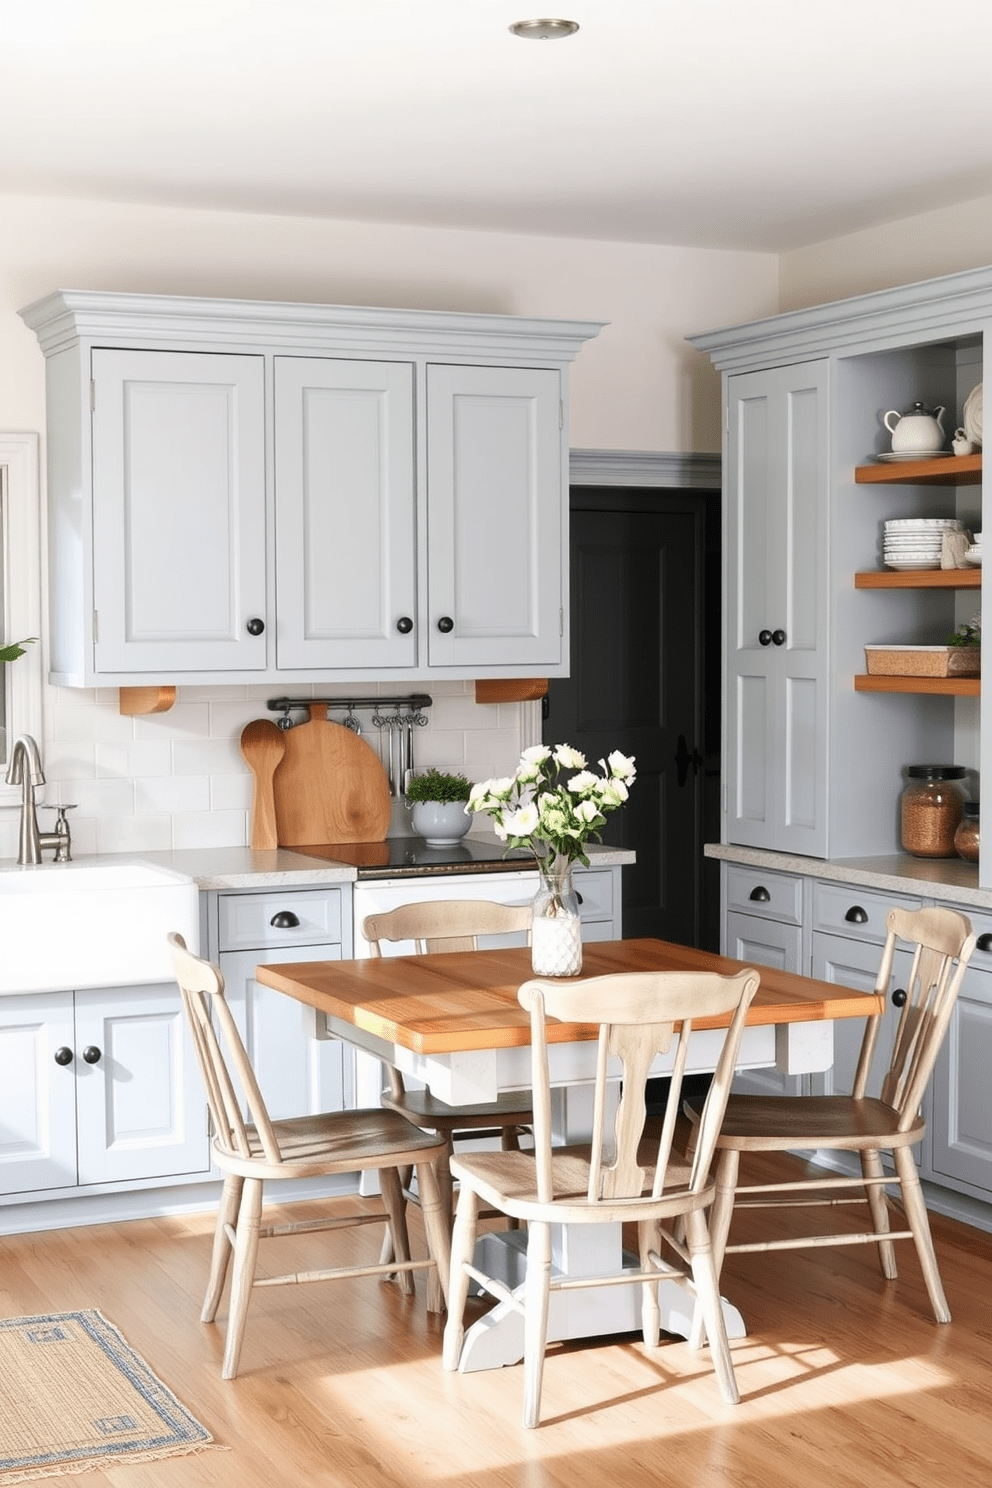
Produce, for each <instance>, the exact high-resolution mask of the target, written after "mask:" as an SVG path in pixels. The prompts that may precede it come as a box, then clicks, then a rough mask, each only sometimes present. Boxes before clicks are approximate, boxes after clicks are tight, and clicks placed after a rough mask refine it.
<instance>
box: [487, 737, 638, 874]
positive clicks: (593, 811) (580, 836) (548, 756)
mask: <svg viewBox="0 0 992 1488" xmlns="http://www.w3.org/2000/svg"><path fill="white" fill-rule="evenodd" d="M599 768H600V770H601V771H602V772H603V773H602V774H601V775H597V774H595V773H594V772H593V771H592V770H589V769H587V768H586V758H585V755H583V754H580V753H579V751H578V750H577V749H573V748H572V746H571V745H570V744H556V745H554V746H553V747H550V746H548V745H546V744H536V745H534V747H533V748H531V749H525V750H524V752H523V754H522V755H521V756H520V763H519V765H518V766H517V768H516V771H515V773H514V774H513V775H508V776H506V777H504V778H498V779H493V780H483V781H481V782H480V783H479V784H478V785H473V787H472V791H471V794H470V795H469V798H468V804H467V806H466V807H465V809H466V811H469V812H476V811H484V812H486V813H487V814H488V815H489V816H491V817H492V819H493V825H494V827H495V830H496V835H497V837H499V838H500V840H501V841H503V842H505V843H506V844H507V846H508V847H526V848H529V849H530V850H531V852H533V853H534V855H535V857H536V858H537V859H538V865H539V866H540V867H541V868H542V871H543V869H544V867H545V865H547V866H549V867H550V866H551V865H552V864H554V865H555V866H557V867H559V868H563V867H571V865H572V864H573V863H575V862H579V863H582V864H583V866H585V867H588V866H589V857H588V855H587V853H586V850H585V845H586V843H587V841H588V840H589V838H590V837H592V838H595V840H596V841H597V842H598V841H599V840H600V837H599V833H600V829H601V828H602V827H603V826H605V824H606V813H607V812H609V811H615V810H616V809H617V807H618V806H622V805H623V804H624V803H625V801H626V800H627V796H628V792H629V789H630V786H631V785H632V784H633V782H634V780H635V778H636V775H635V770H634V761H633V758H630V759H628V758H627V756H626V755H624V754H621V753H620V752H619V750H614V751H613V753H612V754H611V755H610V756H609V758H608V759H605V760H600V761H599Z"/></svg>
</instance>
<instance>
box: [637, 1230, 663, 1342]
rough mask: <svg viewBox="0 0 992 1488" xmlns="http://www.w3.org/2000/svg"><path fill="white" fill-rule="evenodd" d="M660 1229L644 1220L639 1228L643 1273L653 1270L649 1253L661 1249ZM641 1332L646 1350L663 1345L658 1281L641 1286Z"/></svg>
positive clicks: (639, 1250)
mask: <svg viewBox="0 0 992 1488" xmlns="http://www.w3.org/2000/svg"><path fill="white" fill-rule="evenodd" d="M659 1229H660V1226H659V1225H657V1224H655V1223H654V1221H648V1220H642V1221H641V1222H640V1223H639V1224H638V1226H637V1249H638V1254H639V1258H640V1264H641V1270H642V1271H650V1270H651V1261H650V1260H649V1258H648V1251H650V1250H658V1249H659V1248H660V1245H661V1240H660V1238H659V1234H658V1231H659ZM641 1332H642V1334H643V1335H644V1346H645V1348H657V1347H658V1345H659V1344H660V1343H661V1312H660V1310H659V1307H658V1283H657V1282H656V1281H645V1282H642V1284H641Z"/></svg>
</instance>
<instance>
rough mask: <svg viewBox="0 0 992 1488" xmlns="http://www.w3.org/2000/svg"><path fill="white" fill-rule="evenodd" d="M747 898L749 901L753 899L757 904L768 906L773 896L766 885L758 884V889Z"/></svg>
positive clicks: (753, 890)
mask: <svg viewBox="0 0 992 1488" xmlns="http://www.w3.org/2000/svg"><path fill="white" fill-rule="evenodd" d="M747 897H748V898H749V899H753V900H754V902H755V904H768V903H769V902H770V900H771V897H772V896H771V894H769V892H768V890H767V889H766V888H765V886H764V884H758V887H757V888H756V889H752V890H751V892H750V894H748V896H747Z"/></svg>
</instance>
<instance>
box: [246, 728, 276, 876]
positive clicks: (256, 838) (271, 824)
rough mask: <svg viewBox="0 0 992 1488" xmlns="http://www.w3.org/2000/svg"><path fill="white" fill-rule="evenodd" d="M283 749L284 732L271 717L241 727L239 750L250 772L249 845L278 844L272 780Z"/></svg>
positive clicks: (259, 847) (264, 845) (257, 847)
mask: <svg viewBox="0 0 992 1488" xmlns="http://www.w3.org/2000/svg"><path fill="white" fill-rule="evenodd" d="M285 750H286V735H285V734H284V733H282V732H281V730H280V729H279V728H278V726H277V725H276V724H274V723H273V722H272V720H271V718H256V719H255V720H254V722H252V723H247V724H245V726H244V728H243V729H242V730H241V753H242V754H243V755H244V757H245V760H246V761H247V764H248V768H249V769H250V770H251V773H252V797H251V845H252V847H253V848H256V849H258V850H263V849H266V848H274V847H278V846H279V838H278V835H277V832H276V807H275V797H274V795H273V789H272V782H273V777H274V776H275V772H276V770H277V769H278V767H279V764H280V762H281V760H282V757H283V754H284V753H285Z"/></svg>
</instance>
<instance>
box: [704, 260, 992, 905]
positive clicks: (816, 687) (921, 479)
mask: <svg viewBox="0 0 992 1488" xmlns="http://www.w3.org/2000/svg"><path fill="white" fill-rule="evenodd" d="M990 324H992V269H982V270H975V271H973V272H970V273H965V274H958V275H954V276H951V277H950V278H946V279H938V280H931V281H927V282H925V283H922V284H912V285H906V286H902V287H900V288H897V289H892V290H885V291H882V292H880V293H877V294H871V295H864V296H860V297H858V298H857V299H851V300H845V301H840V302H837V303H835V304H830V305H822V306H817V307H815V308H813V309H810V310H802V311H796V312H792V313H789V314H785V315H779V316H773V317H770V318H769V319H767V320H763V321H759V322H755V323H752V324H751V325H745V326H735V327H730V328H728V329H726V330H718V331H712V332H709V333H706V334H703V335H697V336H693V337H691V338H690V339H691V341H692V343H693V345H695V346H696V347H698V348H699V349H701V350H703V351H705V352H707V353H708V354H709V355H710V357H711V358H712V360H713V362H714V364H715V365H716V366H717V367H718V368H719V369H720V371H721V373H722V377H723V394H724V405H725V409H726V432H725V448H724V467H725V557H724V562H725V572H724V579H725V588H724V593H725V605H726V629H725V654H724V683H725V692H724V703H725V727H724V736H725V742H724V751H725V753H724V762H723V764H724V769H723V781H724V813H723V833H722V840H723V841H724V842H725V843H735V844H740V845H742V846H747V847H752V848H759V849H760V848H764V849H769V850H771V851H775V852H786V853H789V852H792V853H800V854H804V855H809V856H811V857H814V858H826V859H835V858H851V857H858V858H861V857H871V856H875V855H884V854H890V853H896V852H898V851H899V811H898V804H899V795H900V792H901V789H902V785H903V783H904V771H905V767H906V766H907V765H910V764H915V763H921V762H931V761H932V762H951V761H954V762H956V763H959V764H964V765H966V766H967V767H969V768H970V769H972V770H974V771H976V772H979V771H980V770H981V766H982V756H983V755H984V754H986V753H989V752H990V751H992V729H990V728H985V729H980V727H979V700H978V698H977V697H974V696H971V695H966V694H969V693H971V694H973V693H974V692H976V690H977V689H976V687H975V685H974V684H973V683H972V684H971V685H970V686H969V687H967V688H965V687H962V685H961V683H960V682H958V681H956V680H953V679H952V680H949V681H948V682H944V683H943V684H942V685H939V686H937V687H931V688H929V689H928V690H925V689H924V687H922V686H921V687H920V689H919V690H918V691H909V689H908V688H907V690H906V691H905V692H904V691H891V690H874V686H875V683H874V679H871V678H866V677H865V675H864V674H865V657H864V647H865V645H866V644H872V643H877V642H889V643H892V644H896V643H902V644H912V643H919V644H937V643H943V642H944V641H946V639H947V636H948V635H949V634H950V632H951V631H952V630H953V629H954V628H955V625H956V624H958V623H959V622H960V620H961V619H966V618H969V617H970V616H971V614H972V613H973V612H974V611H975V610H976V609H977V607H978V603H979V589H978V587H977V585H978V584H979V583H980V571H979V573H976V572H975V571H974V570H968V571H964V570H959V571H955V573H954V574H952V575H950V576H949V577H948V576H947V575H941V574H939V573H938V574H937V575H936V576H935V575H934V574H932V573H926V572H924V573H917V574H909V575H907V574H904V573H892V572H891V571H889V570H885V569H883V565H882V536H883V531H884V522H885V521H886V520H887V519H889V518H898V517H939V516H958V517H960V518H961V519H962V520H964V521H965V523H966V525H967V526H969V527H971V528H973V529H976V530H978V529H980V528H981V526H982V517H981V509H982V502H981V485H980V481H981V473H980V467H981V458H980V456H977V457H973V458H971V459H968V460H963V461H961V460H957V459H955V458H954V457H953V456H949V457H948V458H946V459H943V460H940V461H930V462H926V463H925V464H920V465H914V464H911V463H905V464H898V465H895V464H889V463H886V462H884V461H882V462H880V461H879V459H878V457H879V456H880V455H882V454H885V453H887V452H889V451H890V448H891V441H890V435H889V433H888V431H887V429H886V428H885V426H884V424H883V417H884V415H885V413H886V412H887V411H888V410H889V409H897V410H900V411H902V410H904V409H906V408H908V407H910V406H911V405H912V404H913V403H914V402H915V401H916V400H922V401H923V402H924V403H925V404H926V405H927V406H928V407H933V406H936V405H942V406H943V407H944V408H945V409H946V414H945V417H944V427H945V429H946V430H947V432H948V435H949V434H950V432H951V431H952V430H953V429H954V428H955V427H957V426H958V425H959V424H960V423H961V420H962V410H963V405H964V400H965V398H966V397H967V395H968V393H969V392H970V391H971V390H972V388H973V387H975V386H976V385H977V384H978V383H980V382H982V380H983V368H985V364H986V363H988V362H989V360H990V357H992V350H990V346H992V342H990V338H989V336H988V335H987V334H986V332H987V328H988V327H989V325H990ZM986 380H988V379H987V378H986ZM907 680H908V681H909V682H910V686H912V684H913V681H915V679H907ZM983 706H984V705H983ZM980 740H981V741H982V742H980ZM990 846H992V844H990V842H989V841H988V840H986V843H985V844H984V846H983V860H982V866H981V871H980V879H979V881H980V883H981V884H983V885H988V886H992V856H990Z"/></svg>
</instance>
